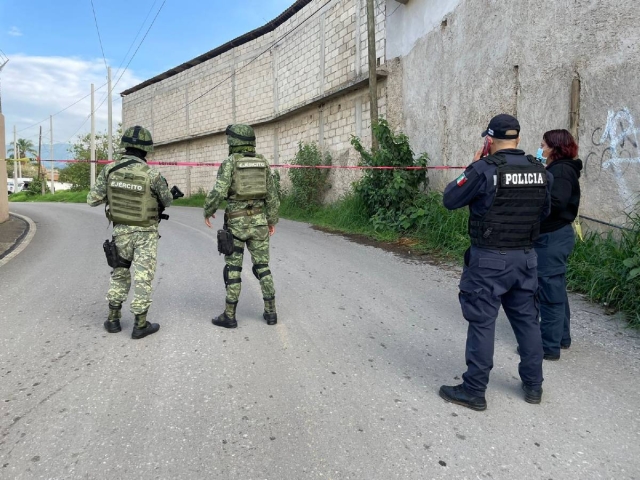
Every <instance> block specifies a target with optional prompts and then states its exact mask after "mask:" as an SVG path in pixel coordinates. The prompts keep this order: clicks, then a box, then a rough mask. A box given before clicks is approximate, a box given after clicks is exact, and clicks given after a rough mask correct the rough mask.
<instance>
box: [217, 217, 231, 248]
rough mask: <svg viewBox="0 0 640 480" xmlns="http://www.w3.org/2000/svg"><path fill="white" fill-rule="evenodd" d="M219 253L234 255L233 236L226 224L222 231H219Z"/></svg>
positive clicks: (225, 223)
mask: <svg viewBox="0 0 640 480" xmlns="http://www.w3.org/2000/svg"><path fill="white" fill-rule="evenodd" d="M218 253H219V254H221V255H225V256H227V255H231V254H232V253H233V234H232V233H231V230H229V226H228V225H227V222H226V216H225V222H224V225H223V226H222V229H220V230H218Z"/></svg>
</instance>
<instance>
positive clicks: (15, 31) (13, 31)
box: [7, 27, 22, 37]
mask: <svg viewBox="0 0 640 480" xmlns="http://www.w3.org/2000/svg"><path fill="white" fill-rule="evenodd" d="M7 35H11V36H12V37H21V36H22V32H21V31H20V29H19V28H18V27H11V28H10V29H9V31H8V32H7Z"/></svg>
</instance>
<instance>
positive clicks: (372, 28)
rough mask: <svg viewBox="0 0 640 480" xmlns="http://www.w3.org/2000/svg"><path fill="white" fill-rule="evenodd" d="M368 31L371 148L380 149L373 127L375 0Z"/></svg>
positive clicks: (369, 0)
mask: <svg viewBox="0 0 640 480" xmlns="http://www.w3.org/2000/svg"><path fill="white" fill-rule="evenodd" d="M367 32H368V34H369V37H368V43H369V99H370V103H369V110H370V114H371V150H372V151H375V150H377V149H378V140H377V139H376V137H375V135H374V133H373V127H374V125H375V124H377V123H378V77H377V72H376V67H377V65H376V64H377V58H376V12H375V8H374V3H373V0H367Z"/></svg>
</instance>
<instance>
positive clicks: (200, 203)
mask: <svg viewBox="0 0 640 480" xmlns="http://www.w3.org/2000/svg"><path fill="white" fill-rule="evenodd" d="M206 196H207V195H206V194H204V193H196V194H194V195H191V196H190V197H182V198H178V199H177V200H174V201H173V202H171V206H176V207H200V208H203V207H204V199H205V198H206Z"/></svg>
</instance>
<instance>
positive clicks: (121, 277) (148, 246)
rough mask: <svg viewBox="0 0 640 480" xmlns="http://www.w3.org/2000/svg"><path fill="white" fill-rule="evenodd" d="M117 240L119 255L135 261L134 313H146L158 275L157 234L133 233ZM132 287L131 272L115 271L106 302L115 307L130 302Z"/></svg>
mask: <svg viewBox="0 0 640 480" xmlns="http://www.w3.org/2000/svg"><path fill="white" fill-rule="evenodd" d="M114 238H115V240H116V247H117V249H118V254H119V255H120V256H121V257H122V258H124V259H125V260H131V261H132V262H133V263H132V265H131V268H133V278H134V281H135V287H134V297H133V302H131V313H133V314H134V315H140V314H143V313H145V312H146V311H147V310H149V307H150V306H151V291H152V288H151V284H152V283H153V277H154V276H155V273H156V257H157V252H158V232H131V233H127V234H123V235H118V236H116V237H114ZM130 288H131V272H130V269H129V268H116V269H114V270H113V273H112V274H111V283H110V285H109V292H108V293H107V300H108V301H109V303H111V304H114V305H119V304H122V303H123V302H124V301H125V300H126V299H127V296H128V295H129V289H130Z"/></svg>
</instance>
